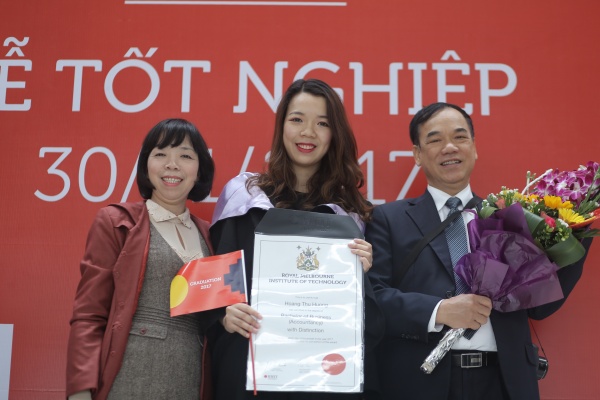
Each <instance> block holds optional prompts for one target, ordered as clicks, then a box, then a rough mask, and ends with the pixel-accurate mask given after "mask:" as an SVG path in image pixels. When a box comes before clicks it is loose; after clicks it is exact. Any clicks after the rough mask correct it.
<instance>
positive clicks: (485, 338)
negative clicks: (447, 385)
mask: <svg viewBox="0 0 600 400" xmlns="http://www.w3.org/2000/svg"><path fill="white" fill-rule="evenodd" d="M427 190H428V191H429V194H431V196H432V197H433V201H434V202H435V207H436V208H437V211H438V214H439V215H440V220H442V221H444V220H445V219H446V218H447V217H448V214H449V213H450V209H449V208H448V206H447V205H446V201H448V199H449V198H450V197H458V198H459V199H460V200H461V202H462V205H461V206H460V208H462V207H464V206H465V205H466V204H467V203H468V202H469V201H470V200H471V199H472V198H473V192H471V186H470V185H467V187H466V188H464V189H463V190H461V191H460V192H459V193H457V194H456V196H450V195H449V194H447V193H444V192H442V191H441V190H439V189H436V188H434V187H432V186H427ZM462 216H463V221H464V223H465V225H466V224H467V223H468V222H469V221H471V220H472V219H474V218H475V215H474V214H473V213H472V212H464V213H462ZM465 228H466V226H465ZM468 241H469V237H468V236H467V243H468ZM469 250H470V247H469ZM441 302H442V301H440V302H439V303H438V304H437V305H436V306H435V308H434V309H433V314H432V315H431V318H430V320H429V325H428V332H440V331H441V330H442V329H443V327H444V325H442V324H436V323H435V318H436V316H437V311H438V308H439V307H440V303H441ZM452 350H479V351H496V350H497V347H496V337H495V336H494V331H493V329H492V322H491V321H490V320H489V319H488V321H487V322H486V323H485V324H483V325H482V326H481V328H479V330H478V331H477V333H475V335H473V337H472V338H471V340H469V339H465V338H464V337H462V338H460V339H459V340H457V341H456V343H454V346H452Z"/></svg>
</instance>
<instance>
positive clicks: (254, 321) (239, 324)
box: [221, 303, 262, 338]
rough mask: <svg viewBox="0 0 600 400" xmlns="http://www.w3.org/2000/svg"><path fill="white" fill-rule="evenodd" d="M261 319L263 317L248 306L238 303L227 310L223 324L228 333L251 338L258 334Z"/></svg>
mask: <svg viewBox="0 0 600 400" xmlns="http://www.w3.org/2000/svg"><path fill="white" fill-rule="evenodd" d="M261 319H262V315H260V314H259V313H258V311H256V310H255V309H253V308H252V307H250V306H249V305H248V304H245V303H237V304H233V305H230V306H229V307H227V308H226V309H225V316H224V317H223V319H222V320H221V323H222V324H223V327H224V328H225V330H226V331H227V332H229V333H234V332H237V333H239V334H240V335H242V336H243V337H245V338H249V337H250V333H256V332H257V331H258V329H259V328H260V324H259V323H258V320H261Z"/></svg>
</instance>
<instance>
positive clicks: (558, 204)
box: [544, 196, 573, 210]
mask: <svg viewBox="0 0 600 400" xmlns="http://www.w3.org/2000/svg"><path fill="white" fill-rule="evenodd" d="M544 204H545V205H546V207H548V208H552V209H553V210H556V209H557V208H561V209H565V208H566V209H571V208H573V204H572V203H571V202H570V201H565V202H564V203H563V201H562V199H561V198H560V197H558V196H544Z"/></svg>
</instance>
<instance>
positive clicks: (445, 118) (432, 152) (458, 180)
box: [413, 108, 477, 196]
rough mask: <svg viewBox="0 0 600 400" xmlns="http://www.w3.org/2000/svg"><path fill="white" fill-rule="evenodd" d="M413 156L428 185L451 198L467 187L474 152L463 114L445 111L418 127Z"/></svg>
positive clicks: (475, 151)
mask: <svg viewBox="0 0 600 400" xmlns="http://www.w3.org/2000/svg"><path fill="white" fill-rule="evenodd" d="M413 155H414V157H415V162H416V164H417V165H418V166H420V167H421V168H422V169H423V172H424V173H425V176H426V177H427V182H428V183H429V184H430V185H431V186H433V187H435V188H436V189H439V190H442V191H444V192H446V193H448V194H449V195H452V196H453V195H455V194H457V193H458V192H460V191H461V190H462V189H464V188H465V187H466V186H467V185H468V184H469V178H470V176H471V171H472V170H473V167H474V166H475V160H476V159H477V149H476V148H475V142H474V140H473V139H472V138H471V132H470V130H469V124H468V123H467V121H466V120H465V118H464V117H463V116H462V114H461V113H460V112H458V111H457V110H455V109H453V108H444V109H442V110H440V111H438V113H437V114H435V115H434V116H433V117H432V118H430V119H429V120H428V121H427V122H425V123H423V124H421V126H420V127H419V145H418V146H413Z"/></svg>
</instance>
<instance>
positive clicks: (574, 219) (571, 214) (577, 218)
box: [558, 208, 585, 224]
mask: <svg viewBox="0 0 600 400" xmlns="http://www.w3.org/2000/svg"><path fill="white" fill-rule="evenodd" d="M558 216H559V218H560V219H562V220H563V221H565V222H566V223H568V224H578V223H580V222H583V221H585V218H583V217H582V216H581V215H579V214H577V213H576V212H575V211H573V210H571V209H568V208H559V209H558Z"/></svg>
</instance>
